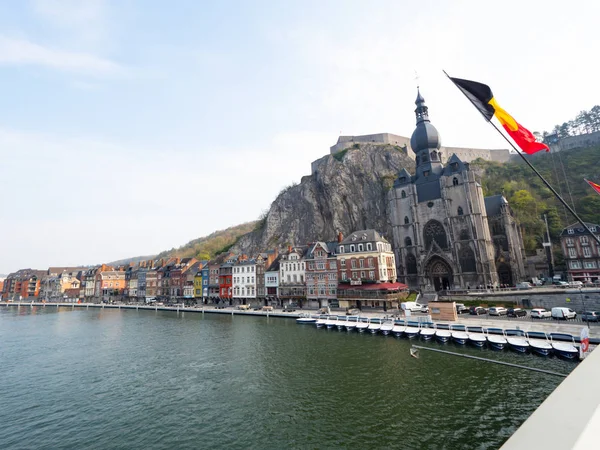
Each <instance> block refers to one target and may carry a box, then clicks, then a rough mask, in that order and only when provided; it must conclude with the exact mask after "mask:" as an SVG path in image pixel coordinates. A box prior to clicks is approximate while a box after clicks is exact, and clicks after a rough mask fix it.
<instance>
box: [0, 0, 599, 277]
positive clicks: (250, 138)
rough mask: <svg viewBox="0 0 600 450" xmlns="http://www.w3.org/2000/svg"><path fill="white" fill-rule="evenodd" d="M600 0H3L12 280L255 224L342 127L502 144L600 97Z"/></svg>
mask: <svg viewBox="0 0 600 450" xmlns="http://www.w3.org/2000/svg"><path fill="white" fill-rule="evenodd" d="M598 17H600V2H596V1H594V0H590V1H581V2H571V3H569V2H564V1H560V2H559V1H528V2H524V1H518V2H516V1H510V0H509V1H504V2H500V3H489V2H480V1H453V2H444V1H441V0H440V1H419V2H415V1H403V0H394V1H379V0H372V1H370V2H364V1H351V0H345V1H333V0H329V1H322V0H320V1H312V0H303V1H297V2H295V1H291V0H290V1H285V2H275V1H272V2H266V1H260V0H255V1H219V2H203V1H195V0H173V1H169V2H167V1H164V0H163V1H158V0H115V1H109V0H85V1H78V0H32V1H26V0H6V1H3V2H0V198H1V199H2V206H1V207H0V273H5V274H7V273H10V272H13V271H16V270H17V269H20V268H27V267H31V268H37V269H45V268H47V267H48V266H61V265H64V266H67V265H68V266H70V265H80V264H83V265H88V264H97V263H102V262H109V261H113V260H117V259H121V258H126V257H132V256H137V255H149V254H155V253H158V252H160V251H162V250H166V249H170V248H172V247H178V246H180V245H183V244H185V243H186V242H188V241H189V240H191V239H195V238H197V237H200V236H204V235H207V234H209V233H211V232H212V231H215V230H219V229H224V228H227V227H229V226H233V225H237V224H240V223H243V222H247V221H250V220H255V219H257V218H258V217H259V216H260V214H261V213H262V212H263V211H265V210H267V209H268V208H269V206H270V204H271V202H272V201H273V200H274V199H275V198H276V196H277V194H278V193H279V191H281V189H282V188H284V187H285V186H287V185H290V184H291V183H293V182H299V181H300V179H301V177H302V176H304V175H308V174H310V163H311V162H312V161H313V160H316V159H318V158H320V157H322V156H324V155H326V154H328V153H329V147H330V146H332V145H333V144H335V142H336V141H337V138H338V136H339V135H340V134H343V135H360V134H371V133H382V132H389V133H395V134H399V135H403V136H410V135H411V133H412V131H413V129H414V125H415V118H414V108H415V105H414V100H415V98H416V86H417V84H419V85H420V88H421V93H422V94H423V96H424V97H425V99H426V101H427V105H428V106H429V112H430V118H431V120H432V123H433V124H434V125H435V126H436V127H437V129H438V130H439V132H440V135H441V136H442V143H443V144H445V145H449V146H464V147H469V146H470V147H481V148H505V147H506V146H505V144H504V142H503V141H502V139H501V138H500V137H499V136H497V135H496V134H495V132H494V130H493V129H492V128H491V127H490V126H489V125H488V124H486V123H485V121H484V120H483V119H482V118H481V116H479V113H478V112H477V111H475V109H474V108H473V107H472V106H471V105H470V104H469V103H468V102H467V101H466V99H465V98H464V97H462V94H461V93H460V92H459V91H458V90H457V89H456V88H455V87H454V86H453V85H452V84H451V83H450V82H449V81H448V80H447V78H446V77H445V75H444V74H443V72H442V70H446V71H447V72H448V73H449V74H450V75H452V76H457V77H461V78H468V79H473V80H477V81H481V82H484V83H486V84H488V85H490V86H491V88H492V90H493V92H494V95H495V97H496V99H497V100H498V102H499V104H500V105H502V106H503V107H504V109H506V110H507V111H508V112H509V113H510V114H512V115H513V116H514V117H515V118H516V119H517V120H518V121H519V122H520V123H521V124H523V125H524V126H525V127H527V128H528V129H530V130H531V131H543V130H548V131H549V130H551V129H552V128H553V126H554V125H555V124H557V123H562V122H564V121H567V120H570V119H572V118H574V117H575V115H576V114H577V113H578V112H579V111H581V110H584V109H590V108H591V107H592V106H593V105H595V104H598V103H600V83H598V81H597V80H598V75H597V73H598V64H599V63H598V62H597V61H596V55H597V53H598V48H600V45H599V44H600V37H599V35H598V34H597V31H596V29H597V18H598Z"/></svg>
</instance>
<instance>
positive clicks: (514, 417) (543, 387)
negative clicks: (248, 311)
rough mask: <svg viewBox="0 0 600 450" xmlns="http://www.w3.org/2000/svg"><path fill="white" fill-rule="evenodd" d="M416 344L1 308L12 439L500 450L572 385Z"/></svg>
mask: <svg viewBox="0 0 600 450" xmlns="http://www.w3.org/2000/svg"><path fill="white" fill-rule="evenodd" d="M410 345H411V343H410V342H409V341H408V340H407V339H397V338H394V337H391V336H388V337H384V336H371V335H368V334H358V333H356V332H355V333H350V334H348V333H346V332H338V331H328V330H323V329H316V328H315V327H314V326H310V325H297V324H296V323H295V321H294V320H286V319H280V318H273V317H271V318H266V317H244V316H228V315H217V314H205V315H204V316H203V315H202V314H197V313H189V312H188V313H179V314H178V313H176V312H155V311H136V310H117V309H89V310H87V309H82V308H75V309H71V308H58V309H57V308H56V307H50V306H48V307H45V308H44V307H33V308H30V307H20V308H17V307H10V308H7V307H1V308H0V346H1V347H0V348H1V359H0V363H1V364H0V375H1V381H2V389H1V390H0V418H1V424H2V432H0V448H2V449H195V448H228V449H233V448H240V449H247V448H255V449H284V448H309V449H310V448H319V449H326V448H340V447H341V448H350V447H352V448H360V449H367V448H399V449H413V448H414V449H417V448H423V449H438V448H439V449H443V448H447V449H461V448H464V449H487V448H498V447H499V446H500V445H501V444H502V443H503V442H504V441H505V440H506V439H508V437H509V436H510V435H511V434H512V433H513V432H514V431H515V430H516V429H517V427H518V426H519V425H520V424H521V423H522V422H523V421H524V420H525V419H526V418H527V417H528V416H529V415H530V414H531V412H533V410H534V409H535V408H536V407H537V406H538V405H539V404H540V403H541V402H542V401H543V400H544V399H545V398H546V397H547V396H548V395H549V394H550V393H551V392H552V390H553V389H554V388H555V387H556V386H557V385H558V383H560V381H561V380H562V378H559V377H554V376H551V375H546V374H542V373H537V372H531V371H526V370H519V369H514V368H510V367H506V366H500V365H495V364H490V363H485V362H479V361H473V360H468V359H465V358H457V357H454V356H449V355H444V354H439V353H434V352H426V351H421V354H420V358H418V359H416V358H412V357H410V355H409V349H410ZM421 345H430V346H432V347H435V348H442V346H440V345H438V344H436V343H431V344H423V343H421ZM443 348H445V349H447V350H451V351H456V352H465V353H469V354H475V355H479V356H484V357H490V358H494V359H499V360H503V361H509V362H515V363H519V364H524V365H529V366H533V367H540V368H546V369H549V370H553V371H557V372H561V373H568V372H570V371H571V370H573V368H574V367H575V366H576V364H574V363H569V362H565V361H561V360H558V359H556V358H550V359H544V358H541V357H536V356H534V355H517V354H514V353H510V352H503V353H498V352H493V351H491V350H477V349H474V348H473V349H471V348H459V347H457V346H454V345H452V344H450V345H445V346H444V347H443ZM558 413H560V412H557V414H558Z"/></svg>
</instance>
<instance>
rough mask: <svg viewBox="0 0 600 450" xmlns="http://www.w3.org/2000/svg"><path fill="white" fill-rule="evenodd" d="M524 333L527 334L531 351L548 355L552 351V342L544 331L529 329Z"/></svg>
mask: <svg viewBox="0 0 600 450" xmlns="http://www.w3.org/2000/svg"><path fill="white" fill-rule="evenodd" d="M525 334H526V335H527V342H529V346H530V347H531V351H532V352H534V353H536V354H538V355H541V356H548V355H550V353H552V344H551V343H550V341H549V340H548V336H547V335H546V333H544V332H542V331H529V332H528V333H525Z"/></svg>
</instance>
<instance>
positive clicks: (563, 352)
mask: <svg viewBox="0 0 600 450" xmlns="http://www.w3.org/2000/svg"><path fill="white" fill-rule="evenodd" d="M559 336H560V337H561V338H566V339H571V342H556V341H555V340H554V338H558V337H559ZM550 342H551V343H552V348H553V349H554V351H555V352H556V354H557V355H558V356H560V357H562V358H565V359H575V358H577V355H579V350H578V349H577V347H576V346H575V339H574V338H573V336H571V335H570V334H563V333H550Z"/></svg>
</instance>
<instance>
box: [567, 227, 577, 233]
mask: <svg viewBox="0 0 600 450" xmlns="http://www.w3.org/2000/svg"><path fill="white" fill-rule="evenodd" d="M567 233H569V234H575V230H574V229H573V228H569V229H568V230H567Z"/></svg>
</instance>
